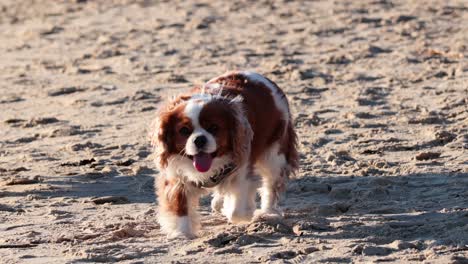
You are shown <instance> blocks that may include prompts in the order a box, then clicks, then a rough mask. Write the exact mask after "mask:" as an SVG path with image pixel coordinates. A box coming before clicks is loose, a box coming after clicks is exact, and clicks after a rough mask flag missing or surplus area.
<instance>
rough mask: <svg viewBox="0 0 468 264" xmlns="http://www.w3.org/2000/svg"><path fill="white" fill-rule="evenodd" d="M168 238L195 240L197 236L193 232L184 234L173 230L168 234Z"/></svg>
mask: <svg viewBox="0 0 468 264" xmlns="http://www.w3.org/2000/svg"><path fill="white" fill-rule="evenodd" d="M167 238H168V239H170V240H174V239H195V238H197V236H196V235H195V234H194V233H192V232H182V231H180V230H173V231H172V232H169V233H168V234H167Z"/></svg>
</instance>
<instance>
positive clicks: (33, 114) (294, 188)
mask: <svg viewBox="0 0 468 264" xmlns="http://www.w3.org/2000/svg"><path fill="white" fill-rule="evenodd" d="M155 2H156V1H155ZM158 2H160V3H157V4H156V3H153V1H143V0H142V1H134V2H130V1H113V2H112V1H104V0H103V1H78V0H76V1H66V2H65V1H52V0H49V1H39V0H37V1H13V0H2V1H1V3H0V7H1V8H0V33H1V34H0V52H1V58H2V59H1V61H0V259H1V261H0V262H2V263H84V262H114V261H121V262H122V263H168V262H172V263H223V262H224V263H259V262H273V263H336V262H339V263H350V262H354V263H362V262H366V263H368V262H405V263H420V262H426V263H468V150H467V149H468V110H467V104H468V64H467V63H468V59H467V57H468V2H467V1H443V0H437V1H416V0H413V1H404V0H401V1H386V0H366V1H325V0H323V1H305V2H299V1H232V3H228V1H224V2H225V3H221V1H219V2H217V3H211V2H212V1H193V0H190V1H180V2H175V1H158ZM213 2H214V1H213ZM229 69H249V70H255V71H258V72H260V73H263V74H265V75H266V76H268V77H269V78H271V79H272V80H274V81H276V82H277V83H278V84H279V86H280V87H282V88H283V89H284V90H285V91H286V93H287V95H288V97H289V100H290V102H291V105H292V110H293V112H294V114H295V116H296V126H297V130H298V133H299V137H300V152H301V168H300V172H299V173H298V175H297V177H296V178H294V179H292V180H291V182H290V184H289V187H288V191H287V194H286V197H285V199H283V202H282V204H283V207H284V209H285V217H284V219H267V220H262V221H258V222H255V223H251V224H248V225H241V226H232V225H230V224H228V223H226V221H225V219H224V218H223V217H221V216H219V215H213V214H211V212H210V210H209V201H210V198H209V197H207V198H204V199H202V201H201V208H200V211H201V214H202V223H203V226H204V228H203V230H202V233H201V234H200V237H199V238H198V239H194V240H189V241H187V240H172V241H169V240H167V239H166V238H165V236H163V235H162V234H161V233H160V232H159V226H158V224H157V223H156V220H155V217H156V203H157V202H156V197H155V195H154V187H153V184H154V180H153V179H154V177H158V172H157V171H156V170H155V169H154V168H155V166H154V165H153V163H152V161H151V159H152V156H151V149H150V147H149V142H148V139H147V133H148V128H149V124H150V122H151V120H152V119H153V118H154V115H155V111H156V109H157V107H158V106H159V104H160V102H161V100H163V98H165V97H167V96H170V95H172V94H175V93H179V92H182V91H184V90H186V89H188V88H190V87H191V86H192V85H193V84H200V83H203V82H204V81H207V80H208V79H210V78H211V77H214V76H216V75H219V74H221V73H223V72H224V71H226V70H229ZM108 196H111V197H108Z"/></svg>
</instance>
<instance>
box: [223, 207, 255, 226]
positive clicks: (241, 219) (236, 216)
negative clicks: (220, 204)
mask: <svg viewBox="0 0 468 264" xmlns="http://www.w3.org/2000/svg"><path fill="white" fill-rule="evenodd" d="M226 217H227V218H228V221H229V222H230V223H233V224H241V223H249V222H250V221H251V220H252V217H253V211H252V210H234V211H232V212H230V213H228V214H226Z"/></svg>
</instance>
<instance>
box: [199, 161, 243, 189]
mask: <svg viewBox="0 0 468 264" xmlns="http://www.w3.org/2000/svg"><path fill="white" fill-rule="evenodd" d="M235 171H237V166H236V164H234V163H228V164H226V165H224V166H223V168H221V169H220V170H219V171H218V172H217V173H216V174H215V175H213V176H210V177H209V178H208V179H207V180H206V181H203V182H192V184H193V185H195V186H196V187H198V188H213V187H215V186H216V185H218V184H220V183H221V182H222V181H223V180H224V179H225V178H227V177H228V176H229V175H231V174H233V173H234V172H235Z"/></svg>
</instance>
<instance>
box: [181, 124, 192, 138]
mask: <svg viewBox="0 0 468 264" xmlns="http://www.w3.org/2000/svg"><path fill="white" fill-rule="evenodd" d="M179 133H180V134H181V135H183V136H189V135H190V133H192V131H191V130H190V128H188V127H186V126H184V127H182V128H181V129H179Z"/></svg>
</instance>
